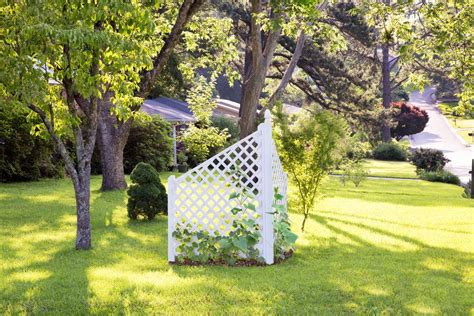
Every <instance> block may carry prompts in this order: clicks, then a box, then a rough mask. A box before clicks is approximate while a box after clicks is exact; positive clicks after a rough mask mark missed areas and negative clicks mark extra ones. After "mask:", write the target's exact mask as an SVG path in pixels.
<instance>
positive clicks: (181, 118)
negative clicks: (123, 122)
mask: <svg viewBox="0 0 474 316" xmlns="http://www.w3.org/2000/svg"><path fill="white" fill-rule="evenodd" d="M216 103H217V108H216V109H215V110H214V115H227V116H231V117H235V118H238V117H239V109H240V104H239V103H237V102H233V101H230V100H226V99H216ZM141 110H142V111H144V112H146V113H148V114H150V115H160V116H161V117H162V118H164V119H165V120H167V121H171V122H185V123H187V122H195V121H196V119H195V118H194V116H193V113H192V112H191V110H190V109H189V107H188V104H187V103H186V102H184V101H179V100H175V99H170V98H166V97H159V98H156V99H148V100H145V102H143V104H142V107H141ZM283 110H284V111H285V112H286V113H288V114H295V113H297V112H298V111H300V110H301V108H300V107H297V106H294V105H290V104H283Z"/></svg>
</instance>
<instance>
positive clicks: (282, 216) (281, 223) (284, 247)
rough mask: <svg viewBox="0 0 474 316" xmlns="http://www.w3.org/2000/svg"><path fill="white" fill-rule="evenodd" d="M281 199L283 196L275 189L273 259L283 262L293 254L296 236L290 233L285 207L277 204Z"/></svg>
mask: <svg viewBox="0 0 474 316" xmlns="http://www.w3.org/2000/svg"><path fill="white" fill-rule="evenodd" d="M283 199H284V197H283V195H281V194H279V193H278V188H275V194H274V200H273V201H274V202H273V229H274V233H275V244H274V253H275V259H279V260H283V259H285V258H287V257H289V256H290V255H291V254H292V253H293V251H294V250H295V248H294V245H295V242H296V239H298V235H296V234H295V233H293V232H292V231H291V223H290V219H289V217H288V212H287V210H286V207H285V205H282V204H279V202H280V201H283Z"/></svg>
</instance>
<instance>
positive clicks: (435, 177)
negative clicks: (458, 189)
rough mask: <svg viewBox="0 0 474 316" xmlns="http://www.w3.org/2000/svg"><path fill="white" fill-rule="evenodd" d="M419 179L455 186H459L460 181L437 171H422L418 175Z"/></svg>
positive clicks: (447, 172)
mask: <svg viewBox="0 0 474 316" xmlns="http://www.w3.org/2000/svg"><path fill="white" fill-rule="evenodd" d="M419 175H420V179H422V180H426V181H431V182H443V183H451V184H455V185H460V184H461V180H459V177H458V176H456V175H454V174H452V173H451V172H449V171H446V170H438V171H424V170H422V171H421V172H420V173H419Z"/></svg>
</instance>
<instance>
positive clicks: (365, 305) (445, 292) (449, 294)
mask: <svg viewBox="0 0 474 316" xmlns="http://www.w3.org/2000/svg"><path fill="white" fill-rule="evenodd" d="M312 219H313V220H315V221H317V222H318V223H319V224H321V225H323V226H324V227H325V228H327V229H329V230H330V231H332V232H333V234H334V235H335V236H336V237H337V238H318V237H315V236H314V239H315V241H316V243H317V245H318V246H314V245H311V246H305V245H300V246H299V247H298V250H297V252H296V254H295V256H294V257H293V258H290V259H289V260H288V261H287V262H284V263H283V264H280V265H275V266H271V267H263V268H262V267H252V268H229V267H198V268H191V267H183V266H173V271H175V272H176V273H177V274H178V275H180V276H181V277H182V278H190V277H193V276H195V275H196V274H197V275H200V276H202V277H203V278H204V279H205V280H207V281H208V283H210V284H215V285H216V286H218V287H219V288H221V289H223V290H222V292H224V293H234V295H236V294H237V295H241V299H242V300H243V301H246V302H247V303H249V304H257V306H258V307H259V310H261V311H264V312H269V313H283V312H285V311H286V312H289V311H291V312H292V313H297V314H298V313H314V312H317V313H331V314H338V313H358V314H359V313H360V314H368V313H369V314H379V313H389V314H390V313H396V314H412V313H436V314H439V313H447V314H469V313H470V310H471V308H472V307H473V306H472V304H470V303H469V302H470V299H469V297H470V295H472V294H473V293H472V287H471V286H470V284H469V282H468V280H466V278H465V277H464V276H463V274H464V273H465V272H466V271H463V270H465V269H466V268H467V267H469V266H472V264H474V260H473V258H472V256H471V255H469V254H466V253H463V252H459V251H455V250H452V249H443V248H436V247H430V246H428V245H426V244H424V243H423V242H420V241H419V240H416V239H413V238H410V237H407V236H403V235H397V234H394V233H392V232H390V231H385V230H382V229H379V228H376V227H372V226H370V225H365V224H360V223H355V222H350V221H335V222H336V223H333V221H334V219H332V218H326V217H324V216H312ZM337 223H343V224H346V225H355V226H357V227H359V228H362V229H364V230H368V231H370V232H373V233H377V234H383V235H386V236H389V237H391V238H397V239H399V240H400V241H403V242H407V243H411V244H413V245H414V246H416V247H417V250H413V251H412V250H410V251H393V250H387V249H384V248H380V247H377V246H376V245H374V244H372V243H370V242H368V241H366V240H365V239H363V238H361V236H359V235H358V234H354V233H352V232H349V231H347V230H345V229H344V228H342V227H339V226H338V224H337ZM339 236H342V237H344V238H348V239H350V240H351V241H352V243H351V244H348V243H341V242H339V241H338V238H339ZM306 237H309V236H306ZM236 287H237V288H238V289H239V291H238V293H236V291H235V290H234V289H235V288H236ZM196 291H200V289H196ZM219 295H221V294H219ZM258 295H263V296H264V297H266V299H267V300H269V301H271V307H269V306H268V305H266V303H265V299H262V300H259V301H257V302H255V301H253V300H252V297H255V296H258ZM224 297H226V294H224ZM277 297H281V298H282V301H279V300H278V299H276V298H277ZM228 308H229V310H225V309H224V310H223V311H225V312H231V311H232V307H231V306H228Z"/></svg>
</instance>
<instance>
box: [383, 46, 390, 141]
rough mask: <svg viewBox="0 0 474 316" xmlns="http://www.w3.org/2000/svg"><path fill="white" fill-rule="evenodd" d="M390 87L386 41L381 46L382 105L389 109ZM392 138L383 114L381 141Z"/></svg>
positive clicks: (388, 123) (388, 124) (387, 120)
mask: <svg viewBox="0 0 474 316" xmlns="http://www.w3.org/2000/svg"><path fill="white" fill-rule="evenodd" d="M391 101H392V100H391V88H390V51H389V47H388V44H387V43H384V44H383V46H382V106H383V107H384V109H385V110H388V109H390V103H391ZM391 139H392V137H391V134H390V122H389V119H388V118H387V115H386V114H385V115H384V117H383V122H382V141H383V142H384V143H388V142H390V141H391Z"/></svg>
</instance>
